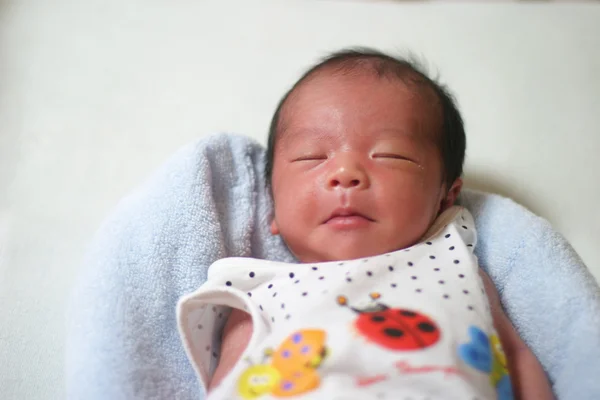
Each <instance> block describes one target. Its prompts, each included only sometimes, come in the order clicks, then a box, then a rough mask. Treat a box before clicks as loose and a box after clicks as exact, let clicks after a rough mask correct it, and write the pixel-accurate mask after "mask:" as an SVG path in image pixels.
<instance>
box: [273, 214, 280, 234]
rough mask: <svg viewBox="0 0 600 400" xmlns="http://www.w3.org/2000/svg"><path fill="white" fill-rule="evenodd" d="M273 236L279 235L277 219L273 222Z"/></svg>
mask: <svg viewBox="0 0 600 400" xmlns="http://www.w3.org/2000/svg"><path fill="white" fill-rule="evenodd" d="M271 235H279V226H278V225H277V221H275V218H273V220H272V221H271Z"/></svg>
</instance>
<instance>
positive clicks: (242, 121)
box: [0, 0, 600, 399]
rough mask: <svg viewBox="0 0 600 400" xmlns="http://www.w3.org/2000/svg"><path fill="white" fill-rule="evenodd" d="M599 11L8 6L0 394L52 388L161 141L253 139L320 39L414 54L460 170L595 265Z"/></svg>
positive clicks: (289, 4)
mask: <svg viewBox="0 0 600 400" xmlns="http://www.w3.org/2000/svg"><path fill="white" fill-rule="evenodd" d="M598 21H600V7H598V6H594V5H552V6H542V5H520V6H517V5H512V6H511V5H494V6H489V5H488V6H478V7H476V6H473V5H416V4H408V5H400V4H392V3H380V2H377V3H369V2H366V3H360V2H339V1H319V2H308V1H305V0H304V1H302V0H298V1H292V0H286V1H277V2H272V1H260V2H258V1H248V0H246V1H237V2H235V1H220V2H194V1H181V2H170V1H167V0H154V1H144V0H126V1H125V0H105V1H100V0H93V1H87V2H77V1H66V0H60V1H54V2H43V1H37V2H36V1H33V0H20V1H18V3H17V2H16V1H15V2H12V3H10V2H4V3H2V5H0V63H1V64H0V304H2V307H0V359H2V360H3V362H1V363H0V397H1V398H3V399H13V398H14V399H17V398H18V399H50V398H61V397H62V396H63V388H62V375H63V373H62V361H63V360H62V349H63V332H64V328H63V320H64V317H63V309H64V304H65V300H66V294H67V292H68V290H69V288H70V286H71V284H72V282H73V279H74V276H75V273H76V271H77V267H78V262H79V259H80V257H81V254H82V252H83V251H84V248H85V244H86V243H87V241H88V240H89V238H90V236H91V234H92V233H93V231H94V229H95V228H96V227H97V226H98V224H99V223H100V221H101V220H102V218H103V216H104V215H105V214H106V213H107V212H108V210H109V209H110V207H112V206H113V205H114V204H115V202H116V201H117V200H118V199H119V198H120V197H121V196H122V195H123V194H124V193H125V192H126V191H127V190H129V189H130V188H131V187H132V185H135V184H136V183H138V182H139V181H140V180H141V179H143V177H144V176H145V175H146V174H148V172H149V171H150V170H151V169H152V168H153V167H154V166H156V165H157V164H158V163H160V162H161V161H162V160H163V159H164V158H165V157H166V156H167V155H168V154H170V153H171V152H173V151H174V150H175V149H176V148H177V147H179V146H180V145H182V144H184V143H186V142H188V141H190V140H192V139H193V138H195V137H197V136H199V135H204V134H208V133H210V132H214V131H234V132H239V133H246V134H248V135H251V136H253V137H255V138H258V139H260V140H263V141H264V139H265V138H266V130H267V125H268V122H269V119H270V117H271V113H272V111H273V108H274V106H275V104H276V102H277V100H278V99H279V97H280V96H281V95H282V94H283V91H284V90H285V89H286V88H287V87H288V86H289V85H290V84H291V83H292V82H293V81H294V80H295V79H296V77H297V76H298V74H299V73H300V72H301V71H302V70H303V69H304V68H305V67H306V66H308V65H310V64H311V63H312V62H313V61H314V60H315V58H316V57H318V56H320V55H322V54H324V52H326V51H328V50H332V49H337V48H339V47H342V46H348V45H370V46H377V47H379V48H381V49H383V50H398V49H400V50H402V49H412V50H414V51H415V52H417V53H418V54H422V55H423V56H424V57H426V59H427V60H429V61H430V64H431V65H432V66H435V67H437V68H433V69H434V70H439V71H440V74H441V77H442V79H443V80H444V81H445V82H447V83H449V85H450V86H451V88H452V89H454V91H455V92H456V93H457V97H458V100H459V103H460V105H461V108H462V110H463V113H464V116H465V119H466V123H467V134H468V143H469V146H468V147H469V148H468V157H467V168H466V171H467V174H466V176H467V181H468V182H469V183H470V184H471V186H475V187H478V188H482V189H487V190H491V191H496V192H500V193H502V194H505V195H509V196H512V197H514V198H515V199H516V200H518V201H520V202H522V203H523V204H525V205H526V206H528V207H530V208H531V209H532V210H533V211H535V212H537V213H538V214H541V215H542V216H544V217H546V218H548V219H549V220H550V221H551V222H552V223H553V224H554V225H555V226H556V227H557V229H558V230H560V231H561V232H563V233H564V234H565V236H566V237H567V238H568V239H569V240H570V241H571V242H572V243H573V245H574V247H575V248H576V249H577V251H578V252H579V253H580V254H581V256H582V258H583V259H584V261H586V262H587V264H588V265H589V266H590V268H591V269H592V271H593V272H594V274H595V276H596V277H600V248H599V247H598V245H597V244H598V239H599V238H600V212H599V211H598V208H597V202H598V200H597V199H598V198H600V180H599V179H598V177H597V172H596V171H599V170H600V158H598V157H597V154H598V152H599V151H600V134H599V132H598V129H599V128H598V127H599V126H600V97H599V96H598V93H600V78H599V77H598V76H599V73H600V24H598Z"/></svg>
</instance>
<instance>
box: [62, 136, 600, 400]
mask: <svg viewBox="0 0 600 400" xmlns="http://www.w3.org/2000/svg"><path fill="white" fill-rule="evenodd" d="M263 161H264V149H263V148H262V147H261V146H260V145H258V144H257V143H255V142H253V141H252V140H250V139H248V138H246V137H242V136H233V135H215V136H211V137H208V138H205V139H202V140H200V141H198V142H196V143H193V144H191V145H189V146H187V147H185V148H183V149H182V150H180V151H179V152H178V153H177V154H175V155H174V156H173V157H172V158H171V159H170V160H169V161H167V162H166V163H165V164H164V165H163V166H162V167H161V168H160V169H159V170H158V171H157V172H156V173H155V174H154V175H153V176H152V177H151V178H150V179H149V180H148V181H147V182H146V183H145V184H144V185H142V186H141V187H140V188H139V189H137V190H136V191H135V192H133V193H132V194H131V195H129V196H128V197H126V198H125V199H123V200H122V201H121V203H120V204H119V205H118V207H117V209H116V210H115V211H114V213H113V215H112V217H110V218H109V219H108V220H107V221H106V222H105V223H104V225H103V226H102V227H101V229H100V231H99V232H98V234H97V236H96V238H95V240H94V242H93V243H92V246H91V248H90V250H89V251H88V255H87V258H86V261H85V265H84V267H83V268H82V270H81V275H80V277H79V279H78V281H77V284H76V286H75V289H74V291H73V294H72V297H71V302H70V307H69V312H68V323H67V325H68V326H67V333H68V335H67V343H66V347H67V355H66V377H67V395H68V398H69V399H86V400H107V399H110V400H119V399H178V400H185V399H198V398H200V397H201V389H200V387H199V384H198V383H197V380H196V378H195V376H194V372H193V370H192V367H191V366H190V364H189V362H188V360H187V359H186V356H185V353H184V350H183V348H182V346H181V344H180V342H179V337H178V333H177V327H176V321H175V305H176V302H177V299H178V298H179V297H180V296H181V295H183V294H186V293H189V292H191V291H193V290H194V289H196V288H197V287H198V286H200V285H201V284H202V282H204V280H205V279H206V273H207V268H208V266H209V265H210V264H211V263H212V262H213V261H215V260H217V259H220V258H223V257H230V256H248V257H256V258H264V259H270V260H280V261H288V262H293V261H294V260H293V257H292V256H291V255H290V253H289V252H288V250H287V249H286V247H285V245H284V244H283V243H282V242H281V241H280V239H279V238H278V237H273V236H271V235H270V233H269V229H268V225H269V219H270V212H271V204H270V198H269V196H268V194H267V192H266V191H265V189H264V186H263V183H262V179H261V177H262V173H263ZM460 201H461V203H462V204H463V205H464V206H466V207H467V208H468V209H469V210H470V211H471V212H472V214H473V216H474V217H475V220H476V224H477V228H478V231H479V243H478V246H477V249H476V254H477V255H478V257H479V260H480V263H481V265H482V267H483V268H484V269H485V270H486V271H487V272H488V273H489V274H490V276H491V277H492V279H493V281H494V282H495V284H496V286H497V288H498V291H499V293H500V296H501V299H502V302H503V304H504V307H505V308H506V311H507V314H508V315H509V317H510V318H511V319H512V321H513V323H514V324H515V326H516V327H517V329H518V331H519V333H520V335H521V337H522V338H523V339H524V340H525V341H526V342H527V344H528V345H529V346H530V347H531V349H532V350H533V352H534V353H535V354H536V356H537V357H538V358H539V359H540V361H541V362H542V364H543V366H544V368H545V370H546V371H547V373H548V375H549V377H550V379H551V382H552V384H553V388H554V391H555V393H556V394H557V395H558V397H559V399H577V400H581V399H592V398H600V378H599V377H600V289H599V288H598V285H597V283H596V281H595V280H594V278H593V277H592V276H591V274H590V273H589V271H588V270H587V269H586V267H585V265H584V264H583V263H582V261H581V260H580V259H579V257H578V256H577V254H576V253H575V252H574V251H573V249H572V248H571V246H570V245H569V244H568V243H567V242H566V241H565V239H564V238H563V237H562V236H561V235H559V234H558V233H556V232H555V231H554V230H553V229H552V228H551V226H550V225H549V224H548V223H547V222H546V221H545V220H543V219H541V218H539V217H537V216H535V215H533V214H531V213H530V212H528V211H527V210H525V209H524V208H522V207H521V206H519V205H517V204H515V203H514V202H512V201H511V200H508V199H505V198H502V197H499V196H496V195H492V194H484V193H480V192H474V191H468V190H465V191H464V193H463V194H462V196H461V199H460Z"/></svg>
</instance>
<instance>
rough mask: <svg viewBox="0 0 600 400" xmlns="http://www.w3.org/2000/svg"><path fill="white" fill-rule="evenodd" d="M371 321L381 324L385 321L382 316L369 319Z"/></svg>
mask: <svg viewBox="0 0 600 400" xmlns="http://www.w3.org/2000/svg"><path fill="white" fill-rule="evenodd" d="M371 321H373V322H383V321H385V317H384V316H383V315H374V316H372V317H371Z"/></svg>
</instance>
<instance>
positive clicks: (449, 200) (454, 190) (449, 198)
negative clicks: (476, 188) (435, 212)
mask: <svg viewBox="0 0 600 400" xmlns="http://www.w3.org/2000/svg"><path fill="white" fill-rule="evenodd" d="M462 186H463V180H462V179H461V178H458V179H456V180H455V181H454V183H453V184H452V186H451V187H450V190H448V192H447V193H446V197H444V198H443V199H442V201H441V203H440V211H439V212H440V214H441V213H442V212H444V211H446V210H447V209H448V208H450V207H452V206H453V205H454V203H455V202H456V199H457V198H458V195H459V194H460V191H461V189H462Z"/></svg>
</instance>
